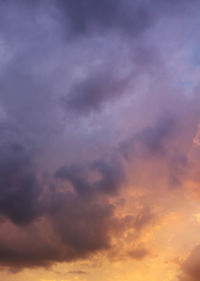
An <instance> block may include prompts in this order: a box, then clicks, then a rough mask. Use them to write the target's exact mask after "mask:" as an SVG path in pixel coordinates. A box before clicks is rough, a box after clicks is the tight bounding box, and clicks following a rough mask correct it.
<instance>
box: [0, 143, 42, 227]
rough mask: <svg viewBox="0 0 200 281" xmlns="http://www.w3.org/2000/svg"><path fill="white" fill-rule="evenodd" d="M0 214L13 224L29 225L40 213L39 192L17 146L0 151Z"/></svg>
mask: <svg viewBox="0 0 200 281" xmlns="http://www.w3.org/2000/svg"><path fill="white" fill-rule="evenodd" d="M0 155H1V158H0V212H1V213H2V214H3V215H5V216H7V217H8V218H10V219H11V220H12V221H13V222H14V223H16V224H25V223H30V222H32V220H33V219H35V218H36V217H37V216H38V215H39V214H40V212H41V210H40V207H39V196H40V195H41V192H42V191H41V188H40V185H39V183H38V180H37V178H36V174H35V171H34V168H33V167H32V166H33V164H32V163H31V159H30V156H29V155H28V154H27V153H26V151H24V148H23V147H22V146H20V145H18V144H15V143H14V144H5V145H1V147H0Z"/></svg>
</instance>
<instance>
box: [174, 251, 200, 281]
mask: <svg viewBox="0 0 200 281" xmlns="http://www.w3.org/2000/svg"><path fill="white" fill-rule="evenodd" d="M181 269H182V272H183V273H182V275H181V276H180V277H179V280H180V281H198V280H199V279H200V246H197V247H196V248H194V249H193V250H192V252H191V253H190V255H189V256H188V258H187V259H186V261H185V262H184V263H183V264H182V266H181Z"/></svg>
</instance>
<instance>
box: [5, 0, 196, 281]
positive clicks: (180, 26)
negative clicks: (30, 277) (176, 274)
mask: <svg viewBox="0 0 200 281" xmlns="http://www.w3.org/2000/svg"><path fill="white" fill-rule="evenodd" d="M195 11H198V3H197V1H195V0H194V1H180V0H176V1H164V0H160V1H159V0H155V1H153V0H152V1H130V0H125V1H120V0H117V1H114V0H102V1H99V0H85V1H81V0H77V1H75V0H66V1H64V0H58V1H54V0H50V1H45V0H44V1H43V0H37V1H24V0H20V1H13V0H8V1H0V266H2V267H6V268H10V269H12V270H21V269H23V268H28V267H30V268H31V267H48V266H51V265H54V264H55V263H57V262H72V261H77V260H82V259H84V260H85V259H92V257H94V256H95V254H102V255H103V254H104V255H105V256H106V255H107V254H108V255H109V253H110V256H114V255H113V254H112V250H113V249H119V247H120V246H121V245H122V247H121V249H120V250H119V252H120V254H119V257H118V254H115V256H116V259H117V258H119V259H120V257H122V256H123V257H124V256H129V257H131V258H132V259H135V260H138V261H139V260H143V258H148V256H149V253H150V252H151V250H149V248H148V247H146V245H145V244H144V245H143V244H140V242H141V241H140V239H141V240H142V237H143V235H145V234H146V232H147V231H148V229H149V228H153V227H154V225H155V224H156V222H157V217H156V216H155V215H154V212H153V211H154V210H153V209H154V208H156V207H155V206H154V205H156V204H157V202H156V203H155V202H153V203H152V201H153V200H152V197H153V198H156V199H157V194H159V190H163V189H164V188H165V189H166V190H170V192H172V193H173V190H172V188H171V187H174V186H176V187H178V188H179V190H181V188H182V182H183V181H184V180H185V179H186V180H187V181H188V182H189V181H192V182H195V183H198V182H199V178H198V174H199V169H198V163H199V155H198V153H197V152H196V151H197V149H198V142H196V146H194V138H195V136H196V135H198V128H199V127H198V126H199V120H200V113H199V106H200V100H199V81H198V79H199V78H196V77H197V76H198V75H197V73H196V70H195V71H194V73H193V72H192V71H191V72H192V74H191V75H189V72H190V71H188V68H189V69H193V67H194V68H195V69H196V67H197V66H196V65H195V66H194V65H192V62H191V61H190V59H191V57H190V54H189V55H188V53H189V52H187V51H186V50H185V48H184V47H182V46H186V45H187V44H188V45H190V47H191V48H193V46H194V45H195V42H194V41H193V39H191V37H192V35H193V34H194V35H195V32H196V31H195V30H196V29H194V28H193V25H195V24H196V22H194V23H193V21H192V20H191V17H190V15H191V14H193V15H194V17H192V19H193V18H194V21H195V20H197V18H198V15H197V12H195ZM191 22H192V23H191ZM192 24H193V25H192ZM172 27H173V28H172ZM191 34H192V35H191ZM174 38H175V39H176V40H174ZM186 43H187V44H186ZM188 45H187V46H188ZM188 61H189V62H188ZM186 64H189V66H188V68H186V69H185V68H184V67H183V65H186ZM198 77H199V76H198ZM195 149H196V150H195ZM158 175H159V176H158ZM140 188H141V190H140ZM183 190H184V189H183ZM151 192H152V193H151ZM152 194H153V195H152ZM145 196H146V197H145ZM148 196H149V197H151V198H150V199H149V201H150V202H148V199H147V197H148ZM129 200H130V201H129ZM131 200H132V201H131ZM151 200H152V201H151ZM154 203H155V204H154ZM161 205H162V204H161ZM130 206H131V207H130ZM159 207H160V206H159ZM159 207H158V208H157V210H159V211H160V210H161V209H162V207H160V208H159ZM160 212H161V211H160ZM8 233H9V235H7V234H8ZM130 237H131V239H130ZM126 239H130V240H131V248H130V249H128V250H127V248H126V247H125V246H124V244H126V243H127V240H126ZM125 241H126V242H125ZM120 243H121V244H120ZM118 244H119V245H118ZM117 246H118V248H117ZM122 251H124V253H123V254H121V252H122ZM197 252H198V248H197V249H196V250H194V252H193V253H192V254H191V256H190V257H189V258H188V261H186V262H185V263H184V265H183V276H184V278H186V277H187V278H190V279H188V280H187V279H183V280H184V281H185V280H187V281H196V280H197V279H198V277H197V276H198V274H199V272H198V270H197V269H196V267H193V265H191V260H192V261H193V259H196V257H197V256H198V254H197ZM120 255H121V256H120ZM195 266H196V263H195ZM71 272H72V273H73V272H74V273H81V272H82V271H80V272H79V271H77V272H76V271H71ZM185 276H186V277H185ZM195 278H196V279H195ZM180 280H181V281H182V279H180Z"/></svg>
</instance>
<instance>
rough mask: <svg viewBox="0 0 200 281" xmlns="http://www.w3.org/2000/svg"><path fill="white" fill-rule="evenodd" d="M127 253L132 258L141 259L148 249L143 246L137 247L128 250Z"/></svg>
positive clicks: (146, 254) (147, 252)
mask: <svg viewBox="0 0 200 281" xmlns="http://www.w3.org/2000/svg"><path fill="white" fill-rule="evenodd" d="M127 254H128V255H129V256H130V257H131V258H133V259H136V260H142V259H144V258H145V257H146V256H148V255H149V251H148V250H147V249H145V248H143V247H138V248H135V249H132V250H130V251H128V253H127Z"/></svg>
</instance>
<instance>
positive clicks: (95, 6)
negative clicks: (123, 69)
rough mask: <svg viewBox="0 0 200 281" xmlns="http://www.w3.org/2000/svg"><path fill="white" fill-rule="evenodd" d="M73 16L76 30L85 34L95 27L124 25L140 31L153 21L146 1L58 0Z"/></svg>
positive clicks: (122, 28) (133, 31)
mask: <svg viewBox="0 0 200 281" xmlns="http://www.w3.org/2000/svg"><path fill="white" fill-rule="evenodd" d="M58 5H61V8H62V10H63V11H64V12H65V13H64V17H66V21H67V20H69V23H70V27H71V30H72V32H73V33H74V34H84V33H87V32H88V31H91V30H94V29H95V28H97V29H98V28H103V29H110V28H115V29H121V30H123V31H124V32H126V33H127V32H128V33H129V32H130V33H131V34H132V35H136V34H138V33H140V32H141V31H143V30H144V29H145V28H147V27H148V26H149V25H150V24H151V23H152V21H153V17H152V16H151V12H150V11H148V9H147V7H145V5H143V3H139V1H138V2H131V1H123V2H122V1H120V0H117V1H114V0H103V1H97V0H95V1H94V0H86V1H84V2H83V1H81V0H78V1H76V2H74V1H72V0H67V1H63V0H61V1H58Z"/></svg>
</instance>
